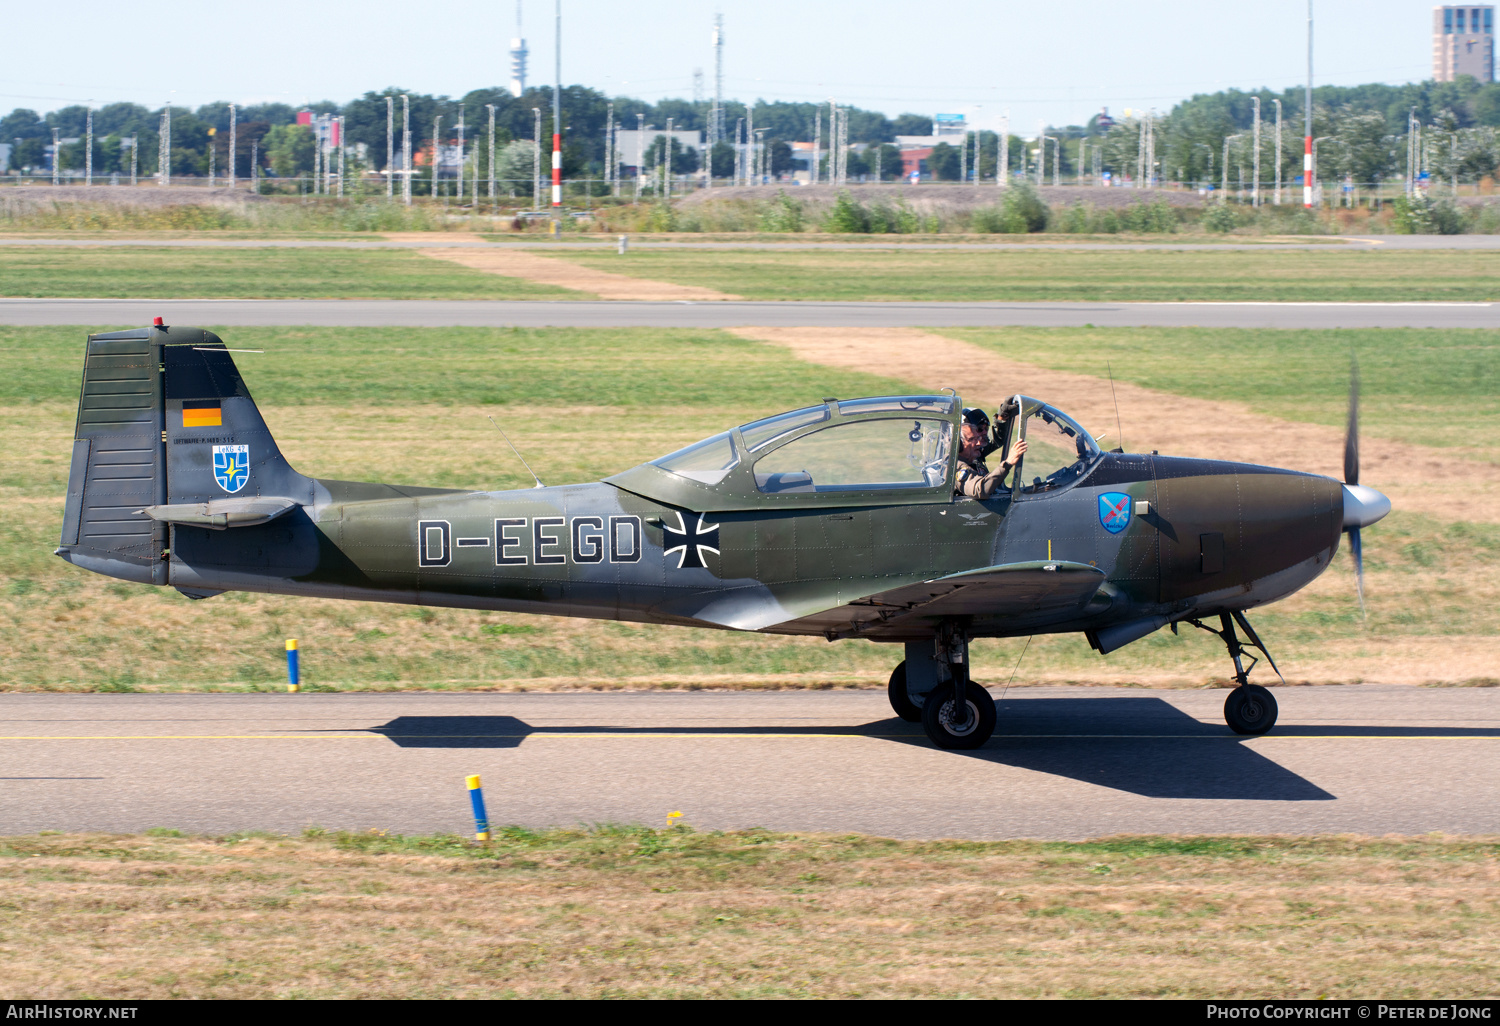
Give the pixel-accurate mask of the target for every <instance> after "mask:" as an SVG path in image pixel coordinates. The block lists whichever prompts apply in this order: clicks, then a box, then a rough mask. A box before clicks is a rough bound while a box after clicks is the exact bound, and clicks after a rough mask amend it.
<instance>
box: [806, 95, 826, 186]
mask: <svg viewBox="0 0 1500 1026" xmlns="http://www.w3.org/2000/svg"><path fill="white" fill-rule="evenodd" d="M821 163H823V108H822V107H817V108H815V109H814V110H813V151H812V167H811V168H810V169H809V171H808V178H809V179H810V184H812V185H817V184H818V165H820V164H821Z"/></svg>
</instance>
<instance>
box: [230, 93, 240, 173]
mask: <svg viewBox="0 0 1500 1026" xmlns="http://www.w3.org/2000/svg"><path fill="white" fill-rule="evenodd" d="M236 127H237V126H236V124H235V110H234V104H232V103H231V104H230V105H229V188H231V189H233V188H234V179H235V171H236V170H238V169H237V168H236V167H235V162H236V161H237V160H239V157H240V151H239V150H238V149H236V134H235V130H236Z"/></svg>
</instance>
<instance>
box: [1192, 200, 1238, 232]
mask: <svg viewBox="0 0 1500 1026" xmlns="http://www.w3.org/2000/svg"><path fill="white" fill-rule="evenodd" d="M1199 223H1200V224H1201V225H1203V228H1204V230H1205V231H1210V232H1223V233H1227V232H1232V231H1234V230H1235V229H1236V228H1238V227H1239V226H1240V219H1239V218H1238V217H1237V216H1235V213H1234V211H1233V210H1231V209H1230V208H1229V205H1228V204H1227V203H1216V204H1214V205H1213V206H1211V207H1209V209H1208V210H1207V211H1205V212H1204V214H1203V219H1202V220H1201V221H1200V222H1199Z"/></svg>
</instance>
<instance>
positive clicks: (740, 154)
mask: <svg viewBox="0 0 1500 1026" xmlns="http://www.w3.org/2000/svg"><path fill="white" fill-rule="evenodd" d="M744 139H745V119H744V118H740V119H739V120H737V121H736V122H735V123H734V184H735V185H740V184H741V183H742V182H743V181H744V179H745V142H744ZM832 170H833V169H832V168H831V167H830V168H829V171H832Z"/></svg>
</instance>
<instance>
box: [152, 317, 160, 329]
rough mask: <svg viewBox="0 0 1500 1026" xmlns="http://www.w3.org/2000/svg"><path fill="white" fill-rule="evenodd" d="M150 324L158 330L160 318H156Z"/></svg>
mask: <svg viewBox="0 0 1500 1026" xmlns="http://www.w3.org/2000/svg"><path fill="white" fill-rule="evenodd" d="M151 323H152V325H154V326H155V327H158V328H159V327H161V318H160V317H158V318H156V319H155V320H153V321H152V322H151Z"/></svg>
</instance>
